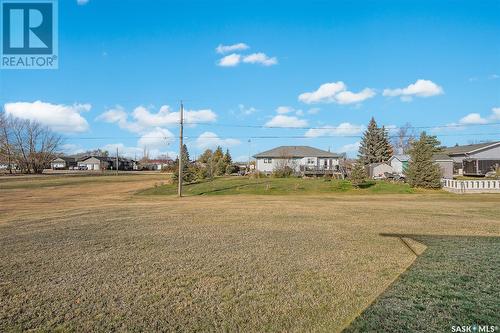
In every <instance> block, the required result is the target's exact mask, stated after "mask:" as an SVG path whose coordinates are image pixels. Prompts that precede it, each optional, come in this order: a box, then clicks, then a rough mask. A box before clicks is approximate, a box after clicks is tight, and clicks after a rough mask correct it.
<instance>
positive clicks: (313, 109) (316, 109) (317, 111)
mask: <svg viewBox="0 0 500 333" xmlns="http://www.w3.org/2000/svg"><path fill="white" fill-rule="evenodd" d="M319 111H321V109H320V108H311V109H309V110H307V113H308V114H318V113H319Z"/></svg>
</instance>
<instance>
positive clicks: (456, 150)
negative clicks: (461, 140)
mask: <svg viewBox="0 0 500 333" xmlns="http://www.w3.org/2000/svg"><path fill="white" fill-rule="evenodd" d="M499 143H500V141H497V142H485V143H476V144H473V145H464V146H454V147H448V148H445V149H444V151H443V152H444V153H445V154H447V155H455V154H467V153H470V152H471V151H475V150H478V149H482V148H485V147H488V146H491V145H494V144H499Z"/></svg>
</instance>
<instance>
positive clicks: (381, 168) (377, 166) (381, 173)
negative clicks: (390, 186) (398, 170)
mask: <svg viewBox="0 0 500 333" xmlns="http://www.w3.org/2000/svg"><path fill="white" fill-rule="evenodd" d="M365 168H366V173H367V174H368V177H369V178H373V179H381V178H385V173H392V172H394V169H393V168H392V167H391V166H390V165H389V164H387V163H372V164H368V165H367V166H366V167H365Z"/></svg>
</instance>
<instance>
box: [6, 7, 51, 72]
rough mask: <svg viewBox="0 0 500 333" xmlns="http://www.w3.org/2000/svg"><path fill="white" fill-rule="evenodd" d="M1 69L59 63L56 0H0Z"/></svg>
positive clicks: (33, 67)
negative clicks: (0, 30)
mask: <svg viewBox="0 0 500 333" xmlns="http://www.w3.org/2000/svg"><path fill="white" fill-rule="evenodd" d="M0 3H1V6H0V10H1V18H2V24H1V29H2V32H1V37H2V43H1V44H2V45H1V59H2V61H1V62H0V66H1V68H2V69H56V68H57V67H58V55H57V53H58V40H57V39H58V36H57V1H56V0H31V1H30V0H25V1H19V0H0Z"/></svg>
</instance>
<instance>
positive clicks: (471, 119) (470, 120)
mask: <svg viewBox="0 0 500 333" xmlns="http://www.w3.org/2000/svg"><path fill="white" fill-rule="evenodd" d="M487 122H488V120H487V119H485V118H482V117H481V115H480V114H479V113H469V114H468V115H466V116H465V117H463V118H462V119H460V121H459V123H460V124H463V125H471V124H474V125H475V124H486V123H487Z"/></svg>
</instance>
